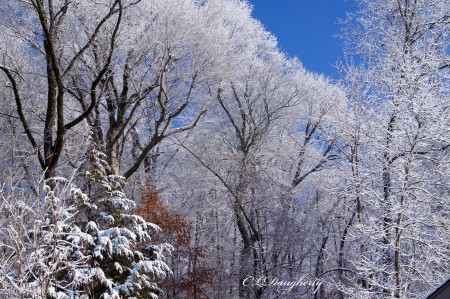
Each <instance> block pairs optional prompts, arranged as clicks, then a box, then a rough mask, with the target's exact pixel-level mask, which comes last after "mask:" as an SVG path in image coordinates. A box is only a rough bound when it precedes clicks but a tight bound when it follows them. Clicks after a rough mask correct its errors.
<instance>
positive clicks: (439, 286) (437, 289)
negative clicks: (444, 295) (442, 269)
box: [423, 276, 450, 299]
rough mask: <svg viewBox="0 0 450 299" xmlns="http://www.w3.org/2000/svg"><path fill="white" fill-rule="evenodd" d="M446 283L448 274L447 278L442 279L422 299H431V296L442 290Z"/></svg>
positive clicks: (449, 279)
mask: <svg viewBox="0 0 450 299" xmlns="http://www.w3.org/2000/svg"><path fill="white" fill-rule="evenodd" d="M447 284H450V276H449V277H447V279H446V280H444V282H442V283H441V284H440V285H438V286H436V287H435V288H434V289H433V290H431V291H430V292H429V293H428V295H426V296H425V297H424V298H423V299H432V296H435V295H438V294H439V293H440V292H441V291H442V290H444V288H445V285H447Z"/></svg>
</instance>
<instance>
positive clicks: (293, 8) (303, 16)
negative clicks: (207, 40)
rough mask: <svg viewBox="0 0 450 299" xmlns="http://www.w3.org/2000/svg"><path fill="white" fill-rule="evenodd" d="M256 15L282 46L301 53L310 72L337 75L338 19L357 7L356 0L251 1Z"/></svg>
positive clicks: (339, 42) (298, 53) (282, 48)
mask: <svg viewBox="0 0 450 299" xmlns="http://www.w3.org/2000/svg"><path fill="white" fill-rule="evenodd" d="M249 2H250V3H251V4H253V6H254V7H253V16H254V17H255V18H256V19H258V20H260V21H261V23H262V24H263V25H264V27H265V28H266V29H267V30H268V31H270V32H272V33H273V34H274V35H275V36H276V38H277V40H278V45H279V47H280V49H281V50H282V51H283V52H285V53H287V54H288V55H289V56H297V57H298V58H299V59H300V61H301V62H302V63H303V65H304V66H305V67H306V68H307V69H308V70H310V71H313V72H316V73H322V74H325V75H327V76H335V75H336V74H337V72H336V70H335V68H334V67H333V65H335V63H336V61H337V60H338V59H339V57H342V43H343V42H342V40H340V39H339V38H336V37H333V35H336V34H338V33H339V31H340V25H339V24H337V22H338V19H339V18H341V19H344V18H345V13H346V12H351V11H354V10H355V4H354V0H278V1H276V0H249Z"/></svg>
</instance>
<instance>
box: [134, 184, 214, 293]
mask: <svg viewBox="0 0 450 299" xmlns="http://www.w3.org/2000/svg"><path fill="white" fill-rule="evenodd" d="M135 213H136V214H137V215H139V216H141V217H143V218H144V219H145V220H147V221H149V222H152V223H154V224H156V225H158V226H159V227H160V228H161V232H160V233H159V234H157V235H156V236H153V241H156V242H157V243H164V242H166V243H170V244H171V245H172V246H173V247H174V251H173V253H172V256H171V258H170V262H171V264H170V265H169V266H170V267H171V268H172V269H186V270H185V271H184V272H183V273H180V272H178V273H175V272H174V276H173V277H171V278H170V279H168V280H166V281H165V282H163V283H162V284H161V287H162V288H164V289H166V290H167V294H166V295H167V296H166V297H167V298H191V297H192V298H198V299H203V298H209V297H208V296H207V295H206V294H205V293H204V292H203V288H202V286H206V285H208V284H212V283H213V282H214V281H215V280H216V279H215V277H216V276H215V272H216V270H215V269H213V268H212V267H207V266H204V263H205V262H206V261H205V259H204V258H205V254H204V250H203V248H202V247H198V246H194V245H192V244H191V238H190V236H191V233H192V231H193V225H192V222H191V221H189V220H187V219H186V218H185V217H184V216H182V215H180V214H177V213H174V212H171V211H170V210H169V207H168V206H167V205H166V204H164V203H163V202H162V200H161V196H160V192H158V191H156V190H155V189H154V188H151V187H147V188H143V189H141V203H140V204H138V206H137V208H136V211H135ZM193 261H196V263H192V262H193Z"/></svg>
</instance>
